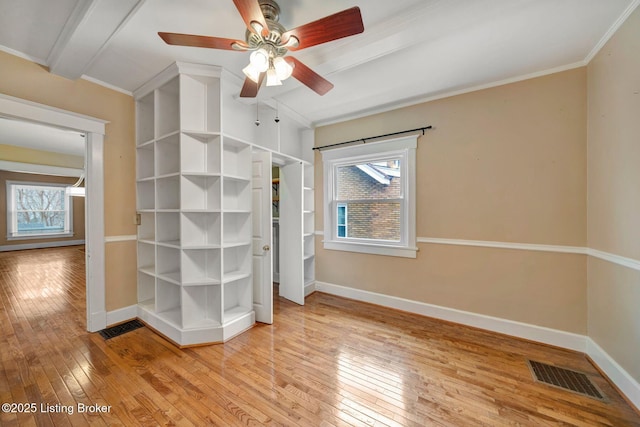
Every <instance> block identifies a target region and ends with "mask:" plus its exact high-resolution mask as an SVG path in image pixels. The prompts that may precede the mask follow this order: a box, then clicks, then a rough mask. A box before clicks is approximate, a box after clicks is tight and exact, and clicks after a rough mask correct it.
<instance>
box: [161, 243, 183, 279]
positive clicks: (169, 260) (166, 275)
mask: <svg viewBox="0 0 640 427" xmlns="http://www.w3.org/2000/svg"><path fill="white" fill-rule="evenodd" d="M157 252H158V262H157V264H156V274H157V275H158V276H162V277H163V279H164V280H165V281H171V282H172V283H180V278H181V276H180V250H178V249H176V248H168V247H165V246H158V248H157Z"/></svg>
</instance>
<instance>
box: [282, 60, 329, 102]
mask: <svg viewBox="0 0 640 427" xmlns="http://www.w3.org/2000/svg"><path fill="white" fill-rule="evenodd" d="M284 59H285V61H287V62H288V63H289V64H290V65H292V66H293V73H292V76H293V77H294V78H296V79H297V80H299V81H300V82H301V83H303V84H305V85H307V86H308V87H309V88H310V89H311V90H313V91H314V92H316V93H317V94H318V95H324V94H325V93H327V92H329V91H330V90H331V89H333V83H331V82H330V81H329V80H327V79H325V78H324V77H322V76H321V75H320V74H318V73H316V72H315V71H313V70H312V69H311V68H309V67H307V66H306V65H304V64H303V63H302V62H300V61H298V60H297V59H296V58H294V57H293V56H286V57H285V58H284Z"/></svg>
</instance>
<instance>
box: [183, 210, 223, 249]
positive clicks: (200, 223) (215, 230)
mask: <svg viewBox="0 0 640 427" xmlns="http://www.w3.org/2000/svg"><path fill="white" fill-rule="evenodd" d="M220 230H221V220H220V213H218V212H206V211H198V212H191V211H189V212H184V211H183V212H182V215H181V234H182V245H183V247H190V246H199V247H207V246H218V247H219V246H220Z"/></svg>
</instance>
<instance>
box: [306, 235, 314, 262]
mask: <svg viewBox="0 0 640 427" xmlns="http://www.w3.org/2000/svg"><path fill="white" fill-rule="evenodd" d="M314 243H315V242H314V239H313V235H310V236H306V237H304V257H305V258H309V257H311V256H313V255H315V246H314Z"/></svg>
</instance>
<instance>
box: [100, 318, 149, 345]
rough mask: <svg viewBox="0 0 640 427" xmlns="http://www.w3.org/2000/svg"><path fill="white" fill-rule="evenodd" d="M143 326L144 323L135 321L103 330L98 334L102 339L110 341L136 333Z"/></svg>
mask: <svg viewBox="0 0 640 427" xmlns="http://www.w3.org/2000/svg"><path fill="white" fill-rule="evenodd" d="M143 326H144V323H142V322H141V321H139V320H138V319H134V320H129V321H128V322H124V323H121V324H119V325H116V326H112V327H110V328H107V329H103V330H101V331H100V332H98V333H99V334H100V335H101V336H102V338H104V339H105V340H108V339H109V338H113V337H117V336H120V335H122V334H126V333H127V332H131V331H135V330H136V329H138V328H142V327H143Z"/></svg>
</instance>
